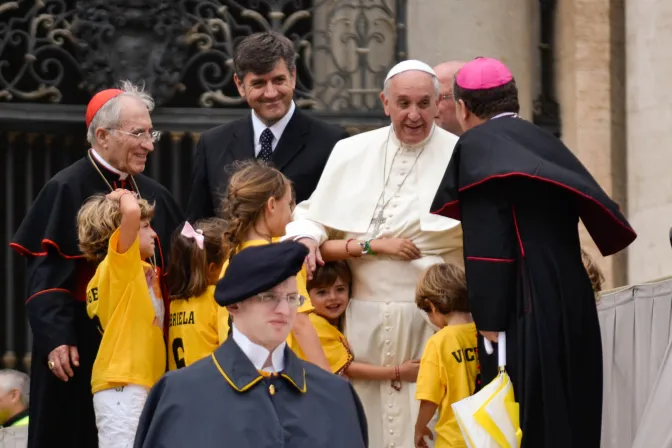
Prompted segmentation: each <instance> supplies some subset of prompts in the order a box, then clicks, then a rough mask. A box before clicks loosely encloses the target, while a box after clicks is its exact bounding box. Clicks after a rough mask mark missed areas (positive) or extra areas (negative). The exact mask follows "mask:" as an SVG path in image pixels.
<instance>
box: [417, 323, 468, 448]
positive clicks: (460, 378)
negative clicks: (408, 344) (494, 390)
mask: <svg viewBox="0 0 672 448" xmlns="http://www.w3.org/2000/svg"><path fill="white" fill-rule="evenodd" d="M478 370H479V364H478V340H477V333H476V325H475V324H474V323H470V324H463V325H448V326H446V327H444V328H442V329H441V330H440V331H438V332H437V333H436V334H435V335H434V336H432V337H431V338H429V341H427V345H426V346H425V351H424V352H423V354H422V359H421V360H420V372H419V373H418V382H417V384H416V392H415V398H416V399H417V400H427V401H431V402H432V403H436V404H438V405H439V421H438V422H437V424H436V428H435V431H436V445H435V448H442V447H466V446H467V445H466V443H465V441H464V438H463V437H462V433H461V432H460V427H459V426H458V424H457V420H456V419H455V414H453V409H452V408H451V407H450V405H451V404H452V403H455V402H456V401H460V400H462V399H464V398H467V397H468V396H470V395H471V394H472V393H473V392H474V388H475V386H476V376H477V375H478Z"/></svg>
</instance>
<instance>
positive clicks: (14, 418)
mask: <svg viewBox="0 0 672 448" xmlns="http://www.w3.org/2000/svg"><path fill="white" fill-rule="evenodd" d="M27 417H28V409H24V410H23V411H21V412H19V413H18V414H16V415H14V416H12V417H11V418H9V419H8V420H7V421H6V422H5V423H3V424H2V425H0V428H9V427H10V426H12V425H14V424H15V423H17V422H18V421H20V420H22V419H24V418H27Z"/></svg>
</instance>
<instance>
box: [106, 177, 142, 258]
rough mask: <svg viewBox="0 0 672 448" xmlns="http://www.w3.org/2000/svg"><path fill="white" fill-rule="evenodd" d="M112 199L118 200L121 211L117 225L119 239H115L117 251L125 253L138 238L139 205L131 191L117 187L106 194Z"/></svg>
mask: <svg viewBox="0 0 672 448" xmlns="http://www.w3.org/2000/svg"><path fill="white" fill-rule="evenodd" d="M106 197H107V198H108V199H110V200H113V201H119V211H120V212H121V225H120V226H119V239H118V240H117V247H116V248H115V249H116V251H117V253H120V254H123V253H126V251H127V250H128V249H130V247H131V246H132V245H133V243H134V242H135V240H136V239H137V238H138V233H139V232H140V217H141V213H140V205H138V200H137V198H136V197H135V194H134V193H133V192H131V191H128V190H124V189H121V188H118V189H116V190H114V191H113V192H112V193H110V194H108V195H107V196H106Z"/></svg>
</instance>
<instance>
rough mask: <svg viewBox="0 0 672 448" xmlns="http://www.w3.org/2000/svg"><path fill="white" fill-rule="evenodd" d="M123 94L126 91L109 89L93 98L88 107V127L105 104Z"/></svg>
mask: <svg viewBox="0 0 672 448" xmlns="http://www.w3.org/2000/svg"><path fill="white" fill-rule="evenodd" d="M122 93H124V91H123V90H120V89H107V90H103V91H100V92H98V93H96V94H95V95H94V96H93V98H91V101H89V105H88V106H86V127H87V128H88V127H89V125H90V124H91V120H93V117H95V116H96V114H97V113H98V111H99V110H100V108H101V107H103V106H104V105H105V103H107V102H108V101H110V100H111V99H112V98H114V97H115V96H117V95H121V94H122Z"/></svg>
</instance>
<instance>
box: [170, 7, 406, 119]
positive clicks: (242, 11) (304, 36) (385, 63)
mask: <svg viewBox="0 0 672 448" xmlns="http://www.w3.org/2000/svg"><path fill="white" fill-rule="evenodd" d="M180 4H181V8H183V9H184V11H185V14H187V15H188V16H189V17H190V19H191V21H192V22H193V26H192V27H191V29H190V30H189V32H188V33H187V38H186V40H187V42H188V43H189V44H191V45H192V46H194V47H195V51H194V52H193V55H192V57H191V59H190V60H189V62H188V63H187V64H186V69H185V71H186V72H188V71H189V70H192V69H193V68H194V67H197V68H196V69H195V70H196V71H197V75H196V79H197V85H198V87H200V88H202V89H203V92H202V93H201V94H200V96H199V102H200V104H201V105H202V106H205V107H213V106H216V105H224V106H228V105H239V104H242V103H243V102H244V100H243V99H242V98H240V97H239V96H238V93H237V91H236V89H235V85H234V83H233V67H232V65H233V61H232V58H233V49H234V46H235V43H236V42H237V40H238V39H241V38H243V37H244V36H246V35H249V34H251V33H254V32H257V31H264V30H274V31H277V32H280V33H282V34H284V35H286V36H287V37H288V38H290V39H291V40H292V41H293V42H294V45H295V47H296V51H297V54H298V55H299V57H298V60H297V84H296V96H297V102H298V103H299V105H300V106H303V107H313V108H315V109H317V110H322V111H331V112H339V111H372V110H379V109H380V107H381V106H380V102H379V100H378V94H379V93H380V90H381V87H382V83H383V80H384V78H385V74H386V73H387V71H388V70H389V69H390V67H391V66H392V65H393V64H394V63H395V62H396V58H395V47H396V40H395V36H396V11H395V6H394V4H395V2H394V1H393V0H338V1H337V0H316V1H314V2H310V1H303V0H250V1H248V2H243V1H240V0H238V1H236V0H215V1H213V0H182V1H181V3H180ZM184 76H185V77H186V76H187V74H186V73H185V75H184Z"/></svg>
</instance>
